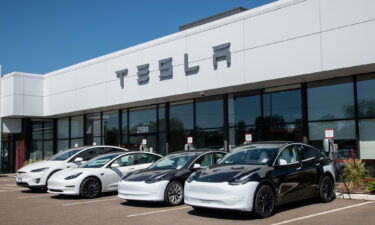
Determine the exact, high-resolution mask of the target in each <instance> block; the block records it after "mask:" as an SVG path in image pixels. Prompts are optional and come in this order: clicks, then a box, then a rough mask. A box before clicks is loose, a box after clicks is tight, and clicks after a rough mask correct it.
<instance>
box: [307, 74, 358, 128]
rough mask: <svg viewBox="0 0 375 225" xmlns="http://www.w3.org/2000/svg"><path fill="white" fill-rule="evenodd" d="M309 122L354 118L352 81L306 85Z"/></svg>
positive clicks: (321, 82)
mask: <svg viewBox="0 0 375 225" xmlns="http://www.w3.org/2000/svg"><path fill="white" fill-rule="evenodd" d="M307 96H308V117H309V121H315V120H332V119H345V118H353V117H354V92H353V82H352V79H347V78H345V79H336V80H329V81H319V82H313V83H309V84H308V89H307Z"/></svg>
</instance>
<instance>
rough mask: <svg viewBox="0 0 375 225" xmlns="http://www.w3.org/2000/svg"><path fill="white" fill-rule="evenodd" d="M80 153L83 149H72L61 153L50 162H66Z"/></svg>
mask: <svg viewBox="0 0 375 225" xmlns="http://www.w3.org/2000/svg"><path fill="white" fill-rule="evenodd" d="M79 151H81V149H71V150H67V151H63V152H59V153H57V154H56V155H54V156H52V157H51V158H49V159H48V160H50V161H64V160H67V159H69V158H70V157H71V156H73V155H75V154H76V153H77V152H79Z"/></svg>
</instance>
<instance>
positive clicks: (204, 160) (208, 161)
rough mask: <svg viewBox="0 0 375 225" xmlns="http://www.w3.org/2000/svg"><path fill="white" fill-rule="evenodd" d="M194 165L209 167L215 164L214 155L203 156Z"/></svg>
mask: <svg viewBox="0 0 375 225" xmlns="http://www.w3.org/2000/svg"><path fill="white" fill-rule="evenodd" d="M193 164H199V165H200V166H201V167H209V166H211V165H212V164H213V154H212V153H209V154H205V155H202V156H201V157H199V158H198V159H197V160H196V161H195V162H194V163H193Z"/></svg>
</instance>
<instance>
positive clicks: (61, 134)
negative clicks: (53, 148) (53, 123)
mask: <svg viewBox="0 0 375 225" xmlns="http://www.w3.org/2000/svg"><path fill="white" fill-rule="evenodd" d="M57 138H58V139H64V138H69V118H61V119H58V120H57Z"/></svg>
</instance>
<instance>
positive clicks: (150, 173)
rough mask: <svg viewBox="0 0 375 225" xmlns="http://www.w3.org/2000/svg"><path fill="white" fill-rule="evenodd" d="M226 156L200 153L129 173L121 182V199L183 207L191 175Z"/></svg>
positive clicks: (188, 152) (176, 155) (172, 157)
mask: <svg viewBox="0 0 375 225" xmlns="http://www.w3.org/2000/svg"><path fill="white" fill-rule="evenodd" d="M225 154H226V153H225V152H223V151H219V150H205V149H199V150H186V151H180V152H176V153H173V154H170V155H168V156H165V157H164V158H162V159H160V160H159V161H157V162H155V163H154V164H152V165H151V166H150V167H148V168H147V169H143V170H138V171H134V172H130V173H127V174H126V175H125V176H124V177H123V178H122V180H121V181H120V182H119V186H118V187H119V189H118V197H120V198H123V199H126V200H133V201H134V200H135V201H137V200H138V201H164V202H166V203H167V204H169V205H171V206H175V205H179V204H181V203H183V197H184V192H183V190H184V183H185V180H186V179H187V178H188V177H189V175H190V174H191V173H193V172H194V171H197V170H199V169H201V168H205V167H209V166H211V165H213V164H215V163H216V162H217V161H218V160H220V159H221V158H222V157H223V156H224V155H225Z"/></svg>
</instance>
